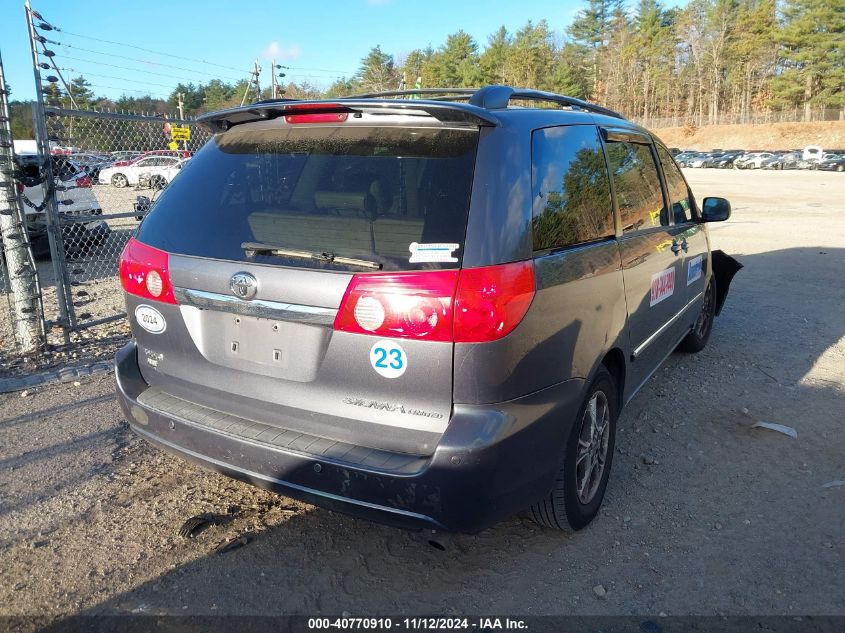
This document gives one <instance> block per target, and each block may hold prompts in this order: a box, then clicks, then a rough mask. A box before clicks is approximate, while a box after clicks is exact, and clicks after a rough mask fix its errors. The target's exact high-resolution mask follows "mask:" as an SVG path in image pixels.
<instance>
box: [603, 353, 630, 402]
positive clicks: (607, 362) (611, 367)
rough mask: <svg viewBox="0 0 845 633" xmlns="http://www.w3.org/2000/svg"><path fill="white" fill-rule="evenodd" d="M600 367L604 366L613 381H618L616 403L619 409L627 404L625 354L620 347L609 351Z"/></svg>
mask: <svg viewBox="0 0 845 633" xmlns="http://www.w3.org/2000/svg"><path fill="white" fill-rule="evenodd" d="M599 366H604V367H605V368H606V369H607V371H609V372H610V375H611V376H613V379H614V380H615V381H616V398H617V400H616V402H617V404H618V406H619V408H620V409H621V408H622V405H623V404H624V403H625V400H624V394H625V373H626V367H625V354H624V353H623V352H622V350H621V349H619V348H618V347H614V348H613V349H610V350H608V352H607V353H606V354H605V355H604V357H603V358H602V359H601V362H600V363H599Z"/></svg>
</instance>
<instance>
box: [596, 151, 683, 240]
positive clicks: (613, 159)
mask: <svg viewBox="0 0 845 633" xmlns="http://www.w3.org/2000/svg"><path fill="white" fill-rule="evenodd" d="M607 159H608V165H609V167H610V175H611V178H613V187H614V189H615V191H616V203H617V205H619V216H620V218H621V220H622V232H623V233H631V232H633V231H643V230H645V229H650V228H652V227H655V226H668V224H669V214H668V213H666V209H665V208H664V206H663V191H662V189H661V187H660V177H659V176H658V175H657V166H656V165H655V164H654V158H653V157H652V155H651V148H650V147H649V146H648V145H643V144H640V143H630V142H627V141H612V142H609V143H608V144H607Z"/></svg>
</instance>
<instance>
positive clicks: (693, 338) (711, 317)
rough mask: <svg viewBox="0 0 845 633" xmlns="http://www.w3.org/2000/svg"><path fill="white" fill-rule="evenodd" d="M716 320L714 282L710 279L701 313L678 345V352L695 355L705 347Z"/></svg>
mask: <svg viewBox="0 0 845 633" xmlns="http://www.w3.org/2000/svg"><path fill="white" fill-rule="evenodd" d="M715 320H716V280H715V279H714V278H713V277H711V278H710V283H709V284H707V289H706V290H705V291H704V303H703V304H702V305H701V312H699V313H698V318H697V319H696V320H695V325H693V326H692V330H690V333H689V334H687V335H686V337H685V338H684V340H682V341H681V342H680V344H679V345H678V351H681V352H686V353H687V354H696V353H698V352H700V351H701V350H703V349H704V348H705V347H707V341H708V340H710V333H711V332H712V331H713V321H715Z"/></svg>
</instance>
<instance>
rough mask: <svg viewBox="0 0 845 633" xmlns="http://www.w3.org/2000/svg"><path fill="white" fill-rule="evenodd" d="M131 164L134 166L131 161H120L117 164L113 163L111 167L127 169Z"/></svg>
mask: <svg viewBox="0 0 845 633" xmlns="http://www.w3.org/2000/svg"><path fill="white" fill-rule="evenodd" d="M131 164H132V161H131V160H119V161H117V162H116V163H112V164H111V166H112V167H126V166H127V165H131Z"/></svg>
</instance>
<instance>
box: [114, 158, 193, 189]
mask: <svg viewBox="0 0 845 633" xmlns="http://www.w3.org/2000/svg"><path fill="white" fill-rule="evenodd" d="M180 160H182V159H181V158H176V157H175V156H159V155H155V154H153V155H144V156H142V157H141V158H139V159H137V160H134V161H132V162H130V163H125V164H120V163H115V164H114V165H112V166H111V167H107V168H106V169H101V170H100V182H101V183H104V184H106V183H108V184H111V185H113V186H115V187H118V188H121V187H126V186H127V185H137V184H138V179H139V177H140V176H141V174H142V173H145V172H149V171H150V170H152V169H155V168H163V167H173V166H174V165H175V164H176V163H178V162H179V161H180Z"/></svg>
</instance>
